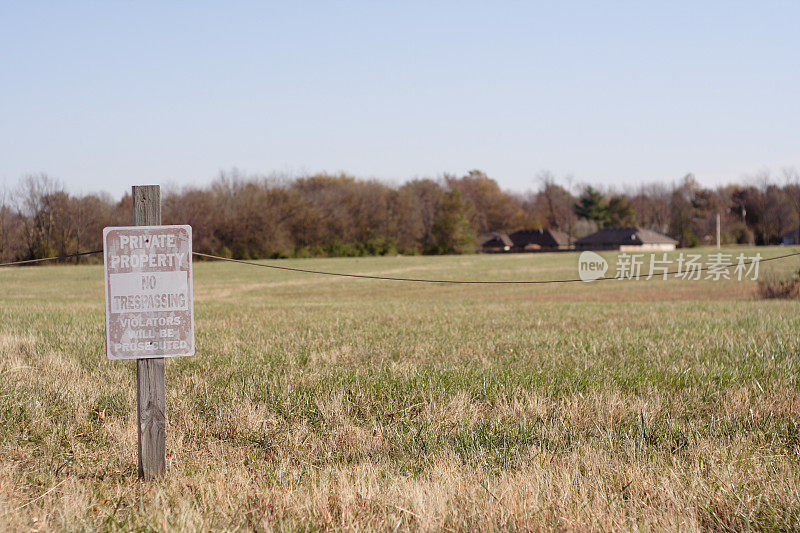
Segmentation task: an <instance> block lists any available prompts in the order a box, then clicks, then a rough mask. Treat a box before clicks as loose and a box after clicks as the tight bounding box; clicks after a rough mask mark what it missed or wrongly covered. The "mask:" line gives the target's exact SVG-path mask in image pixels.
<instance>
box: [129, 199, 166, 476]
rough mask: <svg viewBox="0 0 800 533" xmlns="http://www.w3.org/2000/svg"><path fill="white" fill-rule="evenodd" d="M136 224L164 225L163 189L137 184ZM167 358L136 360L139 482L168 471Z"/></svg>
mask: <svg viewBox="0 0 800 533" xmlns="http://www.w3.org/2000/svg"><path fill="white" fill-rule="evenodd" d="M132 189H133V190H132V195H133V225H134V226H159V225H161V187H160V186H159V185H134V186H133V187H132ZM165 413H166V396H165V391H164V358H163V357H159V358H153V359H137V360H136V421H137V430H136V431H137V435H138V446H137V449H138V456H139V459H138V464H139V467H138V470H139V479H145V480H149V479H153V478H155V477H157V476H161V475H163V474H164V472H165V471H166V468H167V456H166V453H167V442H166V441H167V432H166V422H167V419H166V414H165Z"/></svg>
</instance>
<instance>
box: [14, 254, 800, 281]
mask: <svg viewBox="0 0 800 533" xmlns="http://www.w3.org/2000/svg"><path fill="white" fill-rule="evenodd" d="M101 253H103V250H92V251H91V252H77V253H74V254H67V255H59V256H54V257H43V258H40V259H26V260H24V261H11V262H9V263H0V267H8V266H17V265H27V264H32V263H41V262H44V261H58V260H62V259H72V258H75V257H81V256H86V255H95V254H101ZM640 253H641V252H640ZM192 254H193V255H195V256H197V257H204V258H207V259H214V260H217V261H228V262H231V263H239V264H242V265H250V266H255V267H261V268H270V269H273V270H285V271H289V272H300V273H302V274H317V275H321V276H336V277H342V278H358V279H374V280H384V281H406V282H414V283H441V284H457V285H545V284H549V283H576V282H585V281H586V280H583V279H580V278H571V279H549V280H452V279H424V278H400V277H393V276H375V275H369V274H346V273H344V272H328V271H325V270H311V269H307V268H297V267H289V266H281V265H274V264H269V263H256V262H255V261H247V260H244V259H231V258H229V257H222V256H219V255H212V254H206V253H203V252H192ZM797 255H800V252H792V253H788V254H784V255H778V256H775V257H766V258H759V259H757V260H751V261H747V262H740V263H728V264H724V263H723V264H714V265H706V266H701V267H699V268H694V269H693V270H692V273H695V272H705V271H708V270H710V269H712V268H714V269H720V268H731V267H737V266H748V265H752V264H754V263H759V264H761V263H766V262H769V261H777V260H779V259H786V258H788V257H794V256H797ZM680 274H685V272H683V271H680V270H677V271H669V272H660V273H658V275H653V276H651V277H647V278H644V279H646V280H649V279H664V277H665V276H675V275H680ZM623 279H626V278H625V277H620V276H602V277H599V278H597V279H594V280H592V281H610V280H623ZM637 279H642V278H637Z"/></svg>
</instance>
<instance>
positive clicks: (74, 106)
mask: <svg viewBox="0 0 800 533" xmlns="http://www.w3.org/2000/svg"><path fill="white" fill-rule="evenodd" d="M798 21H800V2H754V1H753V2H746V3H738V2H710V1H701V2H674V1H671V2H661V3H656V2H564V3H561V2H540V3H535V2H509V3H499V2H481V3H472V2H463V1H461V2H418V3H416V2H415V3H404V2H363V3H361V2H327V3H312V2H281V3H278V2H275V3H267V2H223V1H220V2H213V3H212V2H197V1H193V2H169V3H167V2H99V1H98V2H93V3H79V2H23V1H20V2H16V3H15V4H11V3H2V4H0V76H1V78H0V81H1V83H0V186H2V185H4V184H5V185H6V186H14V185H15V184H16V182H17V180H18V179H19V177H20V176H22V175H24V174H26V173H33V172H46V173H48V174H49V175H51V176H53V177H55V178H58V179H60V180H61V181H63V182H64V183H65V184H66V185H67V187H68V188H69V189H70V190H72V191H74V192H90V191H97V190H106V191H109V192H111V193H112V194H114V195H115V196H119V195H121V194H122V192H123V191H124V190H127V189H128V187H129V186H130V185H131V184H136V183H169V182H171V183H174V184H179V185H182V184H188V183H192V182H195V183H201V184H202V183H207V182H208V181H210V180H211V179H213V177H214V176H215V175H217V174H218V172H219V171H220V170H226V169H230V168H232V167H238V168H239V169H241V170H242V171H244V172H247V173H263V174H267V173H270V172H273V171H276V172H283V173H290V174H300V173H305V172H316V171H329V172H338V171H347V172H349V173H352V174H355V175H357V176H361V177H375V178H380V179H385V180H388V181H392V182H400V181H403V180H405V179H408V178H411V177H425V176H427V177H436V176H438V175H440V174H441V173H443V172H452V173H462V172H465V171H466V170H469V169H472V168H478V169H482V170H484V171H486V172H487V173H488V174H489V175H490V176H492V177H494V178H495V179H497V180H498V181H499V182H500V184H501V185H502V186H503V187H505V188H508V189H512V190H525V189H528V188H532V187H533V186H534V185H535V181H534V176H535V174H536V173H537V171H539V170H542V169H549V170H550V171H552V172H554V173H555V174H557V175H560V176H563V175H572V176H574V179H575V182H576V183H581V182H591V183H598V184H603V185H615V186H617V187H623V186H625V185H633V184H636V183H638V182H639V181H642V180H643V181H648V182H649V181H655V180H667V181H673V180H676V179H678V178H680V177H681V176H682V175H683V174H684V173H686V172H694V173H695V174H696V175H697V177H698V179H700V181H701V182H704V183H707V184H709V185H711V184H715V183H720V182H727V181H733V180H742V179H743V176H746V175H747V174H748V173H753V172H756V171H758V170H760V169H763V168H770V169H772V170H775V171H778V170H780V169H781V168H783V167H786V166H795V167H800V32H799V31H798Z"/></svg>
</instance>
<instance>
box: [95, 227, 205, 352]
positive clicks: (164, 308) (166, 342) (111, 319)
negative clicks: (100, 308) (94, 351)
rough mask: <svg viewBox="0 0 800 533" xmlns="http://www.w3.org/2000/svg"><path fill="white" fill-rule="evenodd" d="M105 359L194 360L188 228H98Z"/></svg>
mask: <svg viewBox="0 0 800 533" xmlns="http://www.w3.org/2000/svg"><path fill="white" fill-rule="evenodd" d="M103 250H104V253H103V259H104V263H105V274H106V276H105V285H106V353H107V355H108V358H109V359H147V358H153V357H181V356H189V355H194V302H193V294H192V227H191V226H129V227H110V228H105V229H103Z"/></svg>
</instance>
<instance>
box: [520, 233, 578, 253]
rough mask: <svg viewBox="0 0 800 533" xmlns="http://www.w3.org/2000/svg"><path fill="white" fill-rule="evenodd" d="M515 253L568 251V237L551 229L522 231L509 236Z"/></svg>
mask: <svg viewBox="0 0 800 533" xmlns="http://www.w3.org/2000/svg"><path fill="white" fill-rule="evenodd" d="M509 237H510V238H511V242H513V243H514V251H515V252H554V251H557V250H569V249H570V242H569V235H567V234H566V233H564V232H563V231H558V230H553V229H523V230H519V231H515V232H514V233H512V234H511V235H509Z"/></svg>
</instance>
